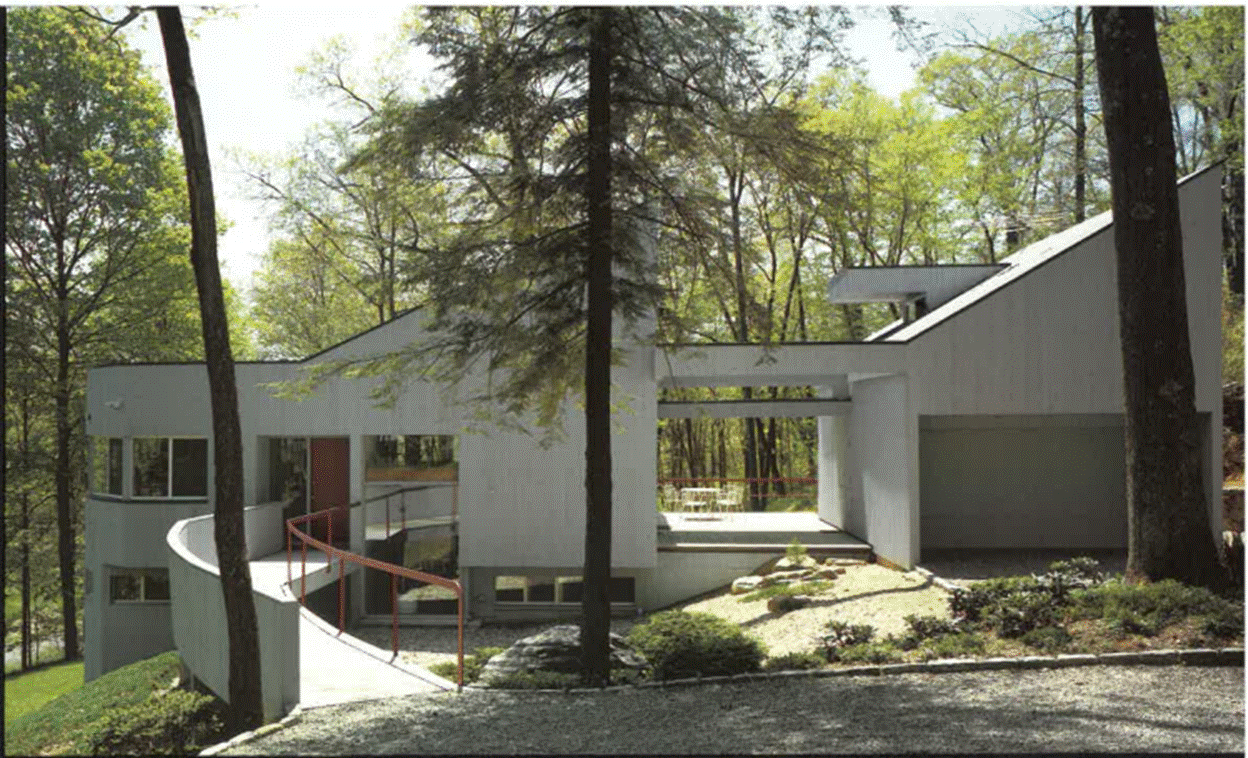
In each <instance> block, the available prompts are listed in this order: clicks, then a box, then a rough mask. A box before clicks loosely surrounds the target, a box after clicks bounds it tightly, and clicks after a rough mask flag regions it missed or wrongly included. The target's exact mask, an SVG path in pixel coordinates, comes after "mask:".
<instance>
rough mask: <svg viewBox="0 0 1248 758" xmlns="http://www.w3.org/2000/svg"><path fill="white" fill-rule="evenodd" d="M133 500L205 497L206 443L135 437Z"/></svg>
mask: <svg viewBox="0 0 1248 758" xmlns="http://www.w3.org/2000/svg"><path fill="white" fill-rule="evenodd" d="M134 496H135V497H207V496H208V440H206V439H204V438H202V437H198V438H176V437H174V438H169V437H136V438H135V440H134Z"/></svg>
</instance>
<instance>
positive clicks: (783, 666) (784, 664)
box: [763, 651, 825, 671]
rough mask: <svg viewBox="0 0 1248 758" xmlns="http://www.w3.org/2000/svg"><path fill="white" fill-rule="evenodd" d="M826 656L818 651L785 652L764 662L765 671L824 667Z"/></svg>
mask: <svg viewBox="0 0 1248 758" xmlns="http://www.w3.org/2000/svg"><path fill="white" fill-rule="evenodd" d="M824 663H825V660H824V657H823V656H822V655H819V654H818V653H814V652H810V651H805V652H801V653H785V654H784V655H780V656H776V657H775V658H768V659H767V660H766V661H764V662H763V671H796V670H805V669H817V668H822V667H823V664H824Z"/></svg>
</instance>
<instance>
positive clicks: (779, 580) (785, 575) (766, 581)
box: [763, 570, 815, 587]
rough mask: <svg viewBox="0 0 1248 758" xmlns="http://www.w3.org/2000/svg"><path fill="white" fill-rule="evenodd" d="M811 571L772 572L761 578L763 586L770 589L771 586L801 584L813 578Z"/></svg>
mask: <svg viewBox="0 0 1248 758" xmlns="http://www.w3.org/2000/svg"><path fill="white" fill-rule="evenodd" d="M814 575H815V573H814V572H813V571H806V570H802V571H773V572H771V573H770V574H768V575H767V576H765V577H763V586H764V587H770V586H771V585H773V584H792V583H793V582H801V581H804V580H806V579H809V578H811V577H812V576H814Z"/></svg>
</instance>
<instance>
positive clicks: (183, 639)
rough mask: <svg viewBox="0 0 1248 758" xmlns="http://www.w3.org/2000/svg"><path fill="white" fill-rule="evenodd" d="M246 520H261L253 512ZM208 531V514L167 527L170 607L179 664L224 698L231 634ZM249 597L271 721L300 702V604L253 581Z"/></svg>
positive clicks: (210, 526)
mask: <svg viewBox="0 0 1248 758" xmlns="http://www.w3.org/2000/svg"><path fill="white" fill-rule="evenodd" d="M263 510H271V509H270V508H266V509H263ZM279 512H280V511H279ZM245 520H246V521H248V522H250V523H251V524H253V525H254V524H258V523H259V522H258V521H256V520H255V517H254V516H253V518H250V519H245ZM212 531H213V520H212V516H200V517H197V518H193V519H186V520H183V521H179V522H178V523H177V524H175V525H174V526H173V527H172V528H171V529H170V530H169V532H168V535H167V545H168V558H167V560H168V564H169V584H170V590H171V592H172V595H173V602H172V604H171V606H170V610H171V615H172V621H173V639H174V642H175V643H176V644H177V647H178V653H179V655H180V656H181V658H182V662H183V664H185V665H186V667H187V668H188V669H190V671H191V673H192V674H193V675H194V676H195V678H196V679H198V680H199V681H200V682H202V683H203V684H204V685H206V686H207V687H208V688H209V689H211V690H212V691H213V692H214V693H216V694H217V696H218V697H220V698H221V699H223V700H225V701H227V702H228V701H229V694H230V693H229V671H230V665H229V642H228V640H229V633H228V630H227V625H226V618H225V601H224V599H223V598H222V596H221V578H220V572H219V570H218V568H217V566H216V561H215V553H216V546H215V542H214V540H213V537H212ZM262 536H263V535H260V534H254V535H252V534H249V535H248V537H249V543H251V542H254V543H256V544H259V543H260V541H261V538H262ZM209 559H211V560H209ZM252 599H253V600H254V602H255V606H256V627H257V631H258V633H259V642H260V679H261V694H262V699H263V704H264V716H265V719H266V720H273V719H276V718H279V717H281V716H282V715H284V714H285V713H286V712H287V711H289V710H290V709H291V708H293V707H294V706H295V705H296V704H297V703H298V702H299V603H298V601H297V599H296V598H295V597H294V596H292V595H291V594H290V593H289V592H287V591H285V590H284V589H282V590H277V589H276V588H268V587H265V586H253V591H252Z"/></svg>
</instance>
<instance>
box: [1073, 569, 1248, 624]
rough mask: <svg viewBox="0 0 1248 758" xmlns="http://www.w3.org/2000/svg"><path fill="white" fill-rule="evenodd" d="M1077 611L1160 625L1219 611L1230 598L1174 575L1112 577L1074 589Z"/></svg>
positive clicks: (1089, 614) (1116, 619)
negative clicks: (1141, 580) (1130, 580)
mask: <svg viewBox="0 0 1248 758" xmlns="http://www.w3.org/2000/svg"><path fill="white" fill-rule="evenodd" d="M1073 599H1074V611H1073V612H1074V614H1075V615H1076V616H1078V617H1081V618H1103V619H1107V620H1109V621H1111V622H1117V623H1119V624H1123V623H1125V625H1126V626H1127V627H1129V626H1131V625H1134V624H1137V622H1138V623H1139V624H1141V625H1142V627H1143V628H1151V627H1152V626H1157V627H1158V628H1160V627H1163V626H1165V625H1166V624H1169V623H1171V622H1173V621H1178V620H1181V619H1184V618H1187V617H1189V616H1202V615H1206V614H1210V613H1216V612H1218V611H1219V610H1220V609H1222V608H1224V607H1225V605H1226V604H1227V603H1228V601H1226V600H1224V599H1222V598H1219V597H1218V596H1217V595H1214V594H1213V593H1212V592H1210V591H1209V590H1207V589H1205V588H1204V587H1188V586H1187V585H1184V584H1180V583H1179V582H1176V581H1174V580H1173V579H1165V580H1163V581H1160V582H1152V583H1150V584H1127V583H1126V582H1123V581H1109V582H1105V583H1104V584H1102V585H1099V586H1097V587H1092V588H1090V589H1087V590H1080V591H1078V592H1075V593H1073Z"/></svg>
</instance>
